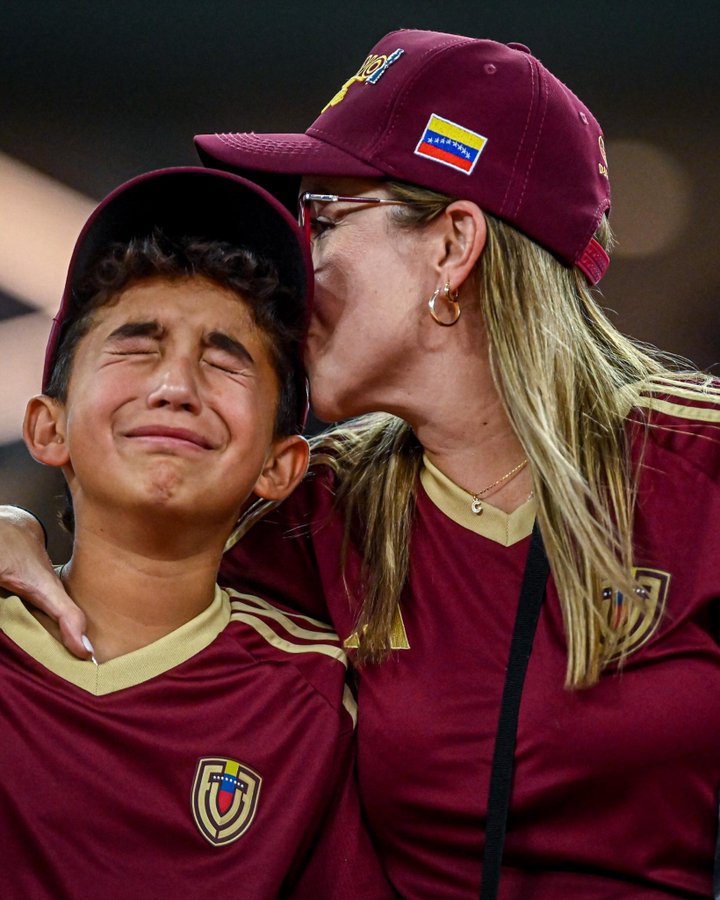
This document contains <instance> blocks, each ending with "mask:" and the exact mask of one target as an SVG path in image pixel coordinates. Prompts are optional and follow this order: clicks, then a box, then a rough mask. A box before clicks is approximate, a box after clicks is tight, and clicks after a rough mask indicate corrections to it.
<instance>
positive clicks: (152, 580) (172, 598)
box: [38, 521, 226, 662]
mask: <svg viewBox="0 0 720 900" xmlns="http://www.w3.org/2000/svg"><path fill="white" fill-rule="evenodd" d="M124 524H125V525H127V523H124ZM145 524H146V525H147V523H145ZM168 525H171V523H168ZM173 530H175V534H176V535H177V530H180V533H181V535H182V538H183V539H182V540H177V539H176V537H174V538H173V539H172V540H170V539H169V538H168V537H167V535H168V531H169V532H170V534H172V532H173ZM192 530H193V531H194V532H195V533H194V534H193V535H189V534H188V533H187V531H185V530H184V529H183V528H182V526H179V525H177V523H176V529H172V528H170V529H168V527H165V528H163V530H162V534H161V535H160V536H158V534H159V532H158V533H156V534H153V533H152V530H150V531H148V528H147V527H145V528H144V529H141V528H138V527H134V528H130V529H129V530H127V534H129V535H131V538H130V539H129V540H124V539H123V533H124V532H125V531H126V528H124V527H123V523H119V522H117V521H115V522H114V523H113V526H112V527H111V528H110V529H98V528H83V527H79V528H76V533H75V538H74V542H73V555H72V557H71V559H70V561H69V562H68V563H66V564H65V566H63V568H62V571H61V578H62V581H63V583H64V584H65V587H66V590H67V591H68V593H69V594H70V595H71V597H72V598H73V600H74V601H75V602H76V603H77V605H78V606H79V607H80V608H81V609H82V611H83V612H84V613H85V616H86V617H87V635H88V637H89V638H90V641H91V643H92V645H93V648H94V650H95V658H96V659H97V661H98V662H105V661H107V660H109V659H113V658H115V657H117V656H122V655H123V654H125V653H130V652H132V651H133V650H138V649H140V648H141V647H145V646H147V645H148V644H151V643H153V642H154V641H157V640H159V639H160V638H162V637H164V636H165V635H167V634H169V633H170V632H172V631H175V630H176V629H177V628H180V627H181V626H182V625H184V624H185V623H186V622H189V621H190V620H191V619H193V618H195V617H196V616H198V615H199V614H200V613H201V612H203V610H205V609H207V607H208V606H209V605H210V603H211V602H212V599H213V596H214V591H215V580H216V576H217V569H218V566H219V563H220V558H221V555H222V551H223V546H224V541H225V537H224V535H225V533H226V531H225V530H224V529H222V530H219V533H218V534H217V536H215V537H214V538H213V537H212V536H210V535H209V534H208V531H212V529H206V530H205V531H204V532H203V533H202V534H198V533H197V530H196V529H192ZM38 618H39V619H40V621H41V622H42V624H43V625H44V626H45V627H46V628H48V630H50V631H51V633H53V634H55V635H56V636H58V637H59V633H58V632H57V626H55V623H52V622H51V620H49V619H47V617H44V616H43V615H42V614H40V615H39V616H38Z"/></svg>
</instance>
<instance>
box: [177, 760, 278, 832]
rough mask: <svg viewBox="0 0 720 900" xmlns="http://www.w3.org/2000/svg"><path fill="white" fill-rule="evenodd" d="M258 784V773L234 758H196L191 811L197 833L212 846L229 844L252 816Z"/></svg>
mask: <svg viewBox="0 0 720 900" xmlns="http://www.w3.org/2000/svg"><path fill="white" fill-rule="evenodd" d="M261 785H262V778H261V777H260V775H258V773H257V772H254V771H253V770H252V769H250V768H249V767H248V766H245V765H243V764H242V763H240V762H238V761H237V760H235V759H228V758H227V757H224V756H204V757H202V758H201V759H199V760H198V764H197V768H196V770H195V779H194V781H193V787H192V811H193V816H194V818H195V824H196V825H197V827H198V828H199V830H200V834H202V836H203V837H204V838H205V839H206V840H208V841H209V842H210V843H211V844H213V845H214V846H215V847H222V846H224V845H225V844H231V843H232V842H233V841H236V840H237V839H238V838H239V837H240V836H241V835H243V834H245V832H246V831H247V830H248V828H249V827H250V826H251V825H252V821H253V819H254V818H255V813H256V811H257V805H258V799H259V797H260V787H261Z"/></svg>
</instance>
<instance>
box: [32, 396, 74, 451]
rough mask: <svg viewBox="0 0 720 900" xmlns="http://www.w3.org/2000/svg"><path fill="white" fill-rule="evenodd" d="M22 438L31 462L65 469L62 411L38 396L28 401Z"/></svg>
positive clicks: (52, 401) (61, 406)
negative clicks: (35, 461)
mask: <svg viewBox="0 0 720 900" xmlns="http://www.w3.org/2000/svg"><path fill="white" fill-rule="evenodd" d="M23 438H24V440H25V445H26V447H27V448H28V451H29V452H30V455H31V456H32V457H33V459H36V460H37V461H38V462H40V463H43V465H46V466H57V467H60V466H65V465H67V463H68V462H69V461H70V454H69V452H68V448H67V444H66V443H65V407H64V406H63V405H62V404H61V403H58V402H57V400H53V399H52V397H46V396H45V394H38V395H37V396H36V397H32V398H31V399H30V400H29V401H28V405H27V407H26V408H25V420H24V421H23Z"/></svg>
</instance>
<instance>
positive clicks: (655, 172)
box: [0, 0, 720, 562]
mask: <svg viewBox="0 0 720 900" xmlns="http://www.w3.org/2000/svg"><path fill="white" fill-rule="evenodd" d="M400 27H415V28H429V29H433V30H438V31H450V32H455V33H460V34H467V35H471V36H475V37H492V38H495V39H496V40H501V41H521V42H523V43H525V44H527V45H528V46H529V47H530V48H531V49H532V50H533V52H534V53H535V55H537V56H538V57H539V58H540V59H542V60H543V62H544V63H545V64H546V65H547V66H548V68H550V69H551V70H552V71H553V72H554V73H555V74H556V75H558V76H559V77H560V78H561V79H562V80H563V81H565V82H566V83H567V84H568V85H569V86H570V87H571V88H572V89H573V90H574V91H575V92H576V93H577V94H579V96H581V97H582V98H583V100H585V102H586V103H587V104H588V105H589V106H590V108H591V109H592V110H593V112H594V113H595V114H596V115H597V117H598V119H599V120H600V122H601V123H602V124H603V126H604V129H605V135H606V143H607V149H608V157H609V163H610V175H611V182H612V185H613V192H614V194H613V195H614V210H613V217H612V221H613V223H614V226H615V229H616V232H617V234H618V239H619V245H618V248H617V251H616V253H615V259H614V262H613V265H612V266H611V268H610V273H609V275H608V276H607V277H606V279H605V280H604V281H603V295H604V300H603V303H604V304H605V305H606V306H607V307H609V308H610V309H612V310H614V311H615V312H614V313H613V316H614V320H615V321H616V322H617V324H618V326H619V327H620V328H621V330H623V331H625V332H627V333H630V334H633V335H634V336H635V337H638V338H640V339H642V340H645V341H648V342H650V343H653V344H658V345H660V346H662V347H663V348H664V349H667V350H671V351H673V352H675V353H679V354H682V355H684V356H688V357H690V358H691V359H692V360H693V361H694V362H695V363H696V364H697V365H698V366H700V367H703V368H710V367H712V366H714V365H715V364H716V363H717V362H718V361H720V312H719V309H718V304H717V301H716V297H717V294H718V287H719V282H720V275H718V267H717V262H716V260H717V241H718V238H717V233H718V229H717V217H718V210H719V209H720V170H719V168H718V164H717V154H718V148H719V147H720V113H719V112H718V104H717V94H718V87H720V74H719V71H720V66H719V65H718V62H719V56H720V54H719V52H718V47H719V45H720V40H719V39H720V15H719V14H718V7H717V5H716V4H715V3H710V2H685V3H675V2H673V3H671V2H667V0H653V2H649V0H648V2H627V3H619V2H608V3H599V4H597V3H596V4H590V3H576V2H555V3H554V4H538V3H536V2H532V3H531V2H516V3H511V2H502V3H500V2H486V3H468V2H459V0H458V2H456V0H449V2H439V0H432V2H430V0H421V2H418V0H415V2H410V0H388V2H383V3H354V4H352V3H351V4H338V3H330V2H327V0H315V2H313V3H290V2H289V0H288V2H285V3H281V2H276V0H267V2H264V3H261V4H249V3H242V2H237V0H235V2H232V3H230V2H226V0H221V2H212V0H207V2H204V3H202V4H200V3H195V2H183V0H175V2H173V3H169V2H150V0H144V2H139V0H129V2H125V3H123V4H115V3H108V2H106V3H98V2H87V0H86V2H69V0H68V2H56V3H51V2H38V0H22V2H19V0H4V2H3V4H2V8H1V10H0V38H1V42H0V46H1V47H2V52H1V53H0V367H1V369H0V390H1V391H2V402H1V403H0V502H9V501H14V502H16V503H19V504H21V505H24V506H27V507H29V508H31V509H33V510H34V511H35V512H37V513H39V514H40V515H41V516H42V517H43V518H44V520H45V521H46V524H48V525H49V526H50V530H51V551H52V554H53V556H54V558H55V559H56V560H57V561H58V562H60V561H62V560H63V557H64V555H65V554H66V552H67V543H66V542H64V541H63V539H62V537H61V536H60V533H59V531H58V530H57V529H56V527H55V526H54V521H53V520H54V512H53V505H54V499H53V498H54V495H56V494H58V493H59V490H60V482H59V479H58V478H57V476H56V473H54V472H51V471H47V470H45V469H43V468H42V467H40V466H38V465H36V464H35V463H33V462H32V461H31V460H30V459H29V457H28V456H27V454H26V452H25V450H24V448H23V445H22V443H21V441H20V428H21V426H20V423H21V419H22V410H23V407H24V399H25V398H26V397H27V396H28V395H29V394H30V393H32V392H35V391H37V390H38V388H39V380H40V368H41V361H42V353H43V346H44V341H45V338H46V336H47V330H48V327H49V315H51V314H52V312H53V311H54V309H55V307H56V306H57V303H58V301H59V296H60V293H61V291H62V283H63V277H64V272H63V269H64V267H65V266H66V265H67V260H68V258H69V253H70V250H71V248H72V243H73V241H74V238H75V236H76V234H77V231H78V230H79V227H80V226H81V224H82V222H83V221H84V218H85V216H86V215H87V212H88V211H89V209H90V208H91V204H92V201H94V200H97V199H99V198H100V197H101V196H103V195H104V194H105V193H107V192H108V191H109V190H110V189H111V188H113V187H114V186H115V185H117V184H119V183H120V182H122V181H124V180H125V179H127V178H129V177H131V176H132V175H135V174H137V173H139V172H141V171H143V170H147V169H151V168H156V167H159V166H164V165H174V164H184V163H194V162H196V157H195V154H194V150H193V147H192V142H191V138H192V135H193V134H194V133H197V132H212V131H239V130H243V131H251V130H252V131H302V130H304V129H305V128H306V127H307V125H308V124H309V123H310V122H311V121H312V120H313V119H314V118H315V116H316V115H317V114H318V112H319V111H320V109H321V108H322V107H323V105H324V104H325V103H326V102H327V100H328V99H329V98H330V97H331V96H332V95H333V94H334V93H335V91H336V90H337V89H338V88H339V86H340V85H341V84H342V83H343V82H344V81H345V80H346V79H347V78H348V77H349V76H350V75H351V74H353V73H354V72H355V71H356V70H357V69H358V67H359V66H360V64H361V63H362V61H363V60H364V59H365V56H366V55H367V53H368V51H369V50H370V47H371V46H372V45H373V43H374V42H375V41H376V40H377V39H378V38H379V37H380V36H381V35H382V34H384V33H385V32H387V31H390V30H393V29H395V28H400Z"/></svg>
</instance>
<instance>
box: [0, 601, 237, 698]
mask: <svg viewBox="0 0 720 900" xmlns="http://www.w3.org/2000/svg"><path fill="white" fill-rule="evenodd" d="M229 621H230V600H229V598H228V595H227V594H226V593H225V591H223V590H221V589H220V588H219V587H217V586H216V588H215V596H214V597H213V601H212V603H211V604H210V606H208V608H207V609H205V610H203V612H201V613H200V615H199V616H196V617H195V618H194V619H191V620H190V621H189V622H186V623H185V625H182V626H181V627H180V628H177V629H176V630H175V631H172V632H171V633H170V634H166V635H165V637H163V638H160V640H157V641H154V642H153V643H152V644H149V645H148V646H147V647H141V648H140V649H139V650H133V652H132V653H126V654H124V655H123V656H118V657H116V658H115V659H110V660H108V661H107V662H104V663H100V664H99V665H95V663H93V662H92V661H91V660H81V659H78V658H77V657H75V656H73V655H72V654H71V653H70V652H69V651H68V650H66V649H65V647H64V646H63V645H62V644H61V643H60V642H59V641H58V640H56V639H55V638H54V637H53V636H52V635H51V634H50V633H49V632H48V631H47V630H46V629H45V628H43V626H42V625H41V624H40V623H39V622H38V621H37V619H36V618H35V617H34V616H33V615H32V613H30V612H29V611H28V610H27V609H26V608H25V605H24V604H23V602H22V600H20V599H19V598H18V597H9V598H8V599H7V600H3V601H2V602H0V630H1V631H3V632H5V634H6V635H7V636H8V637H9V638H10V640H11V641H13V643H15V644H17V645H18V647H20V648H21V649H23V650H24V651H25V652H26V653H28V654H29V655H30V656H32V658H33V659H34V660H36V661H37V662H39V663H40V664H41V665H43V666H45V668H46V669H49V670H50V671H51V672H53V673H54V674H55V675H57V676H58V677H59V678H63V679H64V680H65V681H68V682H69V683H70V684H74V685H75V686H76V687H78V688H81V689H82V690H84V691H87V692H88V693H89V694H94V695H95V696H97V697H100V696H102V695H103V694H111V693H113V692H114V691H121V690H124V689H125V688H129V687H134V686H135V685H138V684H142V683H143V682H144V681H148V680H149V679H151V678H155V677H156V676H157V675H162V674H163V672H167V671H168V670H169V669H172V668H174V667H175V666H178V665H180V663H183V662H185V661H186V660H188V659H190V657H191V656H194V655H195V654H196V653H199V652H200V651H201V650H203V649H204V648H205V647H207V646H208V645H209V644H211V643H212V642H213V641H214V640H215V638H216V637H217V636H218V634H220V632H221V631H222V630H223V629H224V628H225V626H226V625H227V623H228V622H229Z"/></svg>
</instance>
